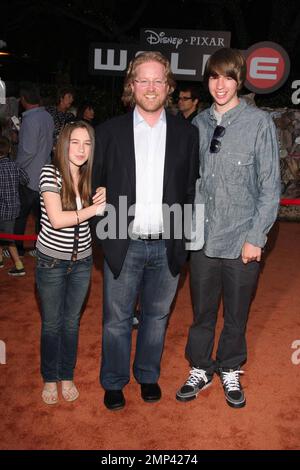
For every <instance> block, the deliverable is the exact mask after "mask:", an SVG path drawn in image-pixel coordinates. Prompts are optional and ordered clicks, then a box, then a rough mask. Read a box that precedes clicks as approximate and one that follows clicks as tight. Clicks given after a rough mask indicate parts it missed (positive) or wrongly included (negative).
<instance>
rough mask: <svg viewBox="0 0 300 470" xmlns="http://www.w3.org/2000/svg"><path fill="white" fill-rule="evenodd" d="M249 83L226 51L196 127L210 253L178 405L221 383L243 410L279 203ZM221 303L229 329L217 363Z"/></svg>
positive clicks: (215, 65)
mask: <svg viewBox="0 0 300 470" xmlns="http://www.w3.org/2000/svg"><path fill="white" fill-rule="evenodd" d="M245 78H246V63H245V59H244V57H243V55H242V54H241V53H240V52H239V51H237V50H233V49H229V48H224V49H220V50H218V51H217V52H215V53H214V54H213V55H212V56H211V57H210V59H209V60H208V62H207V66H206V71H205V80H206V82H207V84H208V88H209V92H210V94H211V96H212V98H213V100H214V103H213V104H212V106H211V108H210V109H207V110H205V111H203V112H202V113H200V114H199V115H198V116H197V117H196V118H195V119H194V121H193V124H195V125H196V126H197V127H198V130H199V138H200V147H199V148H200V183H199V191H197V192H196V200H195V202H196V203H200V204H204V246H203V248H202V249H201V250H198V251H194V252H192V254H191V292H192V301H193V309H194V323H193V324H192V326H191V328H190V330H189V335H188V341H187V346H186V355H187V358H188V359H189V361H190V364H191V370H190V375H189V377H188V379H187V381H186V382H185V383H184V385H183V386H182V387H181V388H180V389H179V390H178V392H177V395H176V398H177V399H178V400H180V401H189V400H193V399H194V398H196V396H197V395H198V393H199V392H200V391H201V390H203V389H204V388H206V387H207V386H208V385H210V384H211V381H212V378H213V374H214V372H217V373H218V374H219V376H220V379H221V383H222V385H223V388H224V393H225V398H226V401H227V403H228V405H230V406H232V407H234V408H240V407H243V406H244V405H245V403H246V399H245V394H244V391H243V389H242V386H241V383H240V374H243V371H242V370H241V365H242V364H243V363H245V362H246V359H247V348H246V337H245V330H246V323H247V318H248V312H249V306H250V303H251V299H252V296H253V294H254V290H255V287H256V283H257V279H258V274H259V267H260V260H261V254H262V249H263V247H264V246H265V243H266V240H267V233H268V232H269V230H270V228H271V227H272V225H273V223H274V221H275V219H276V215H277V211H278V204H279V197H280V175H279V152H278V142H277V136H276V129H275V125H274V123H273V121H272V118H271V117H270V116H269V115H268V114H267V113H266V112H263V111H261V110H259V109H257V108H256V107H253V106H250V105H248V104H247V103H246V101H245V100H243V99H241V98H239V96H238V92H239V90H240V89H241V88H242V85H243V82H244V80H245ZM221 296H222V298H223V305H224V326H223V330H222V333H221V336H220V339H219V343H218V348H217V352H216V360H213V358H212V352H213V346H214V338H215V327H216V322H217V313H218V308H219V304H220V299H221Z"/></svg>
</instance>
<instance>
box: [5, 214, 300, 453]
mask: <svg viewBox="0 0 300 470" xmlns="http://www.w3.org/2000/svg"><path fill="white" fill-rule="evenodd" d="M270 238H272V240H271V243H270V245H273V246H272V250H271V251H270V252H268V253H267V256H266V262H265V266H264V269H263V272H262V275H261V278H260V283H259V287H258V290H257V293H256V297H255V300H254V302H253V304H252V309H251V313H250V318H249V323H248V349H249V353H248V356H249V359H248V363H247V364H246V365H245V366H244V370H245V372H246V374H245V376H244V377H243V378H242V383H243V385H244V388H245V393H246V398H247V405H246V407H245V408H243V409H232V408H230V407H228V406H227V405H226V403H225V399H224V395H223V391H222V388H221V385H220V382H219V379H218V377H215V379H214V381H213V384H212V386H211V387H210V388H209V389H208V390H207V391H204V392H203V393H202V394H201V396H199V397H198V398H197V399H196V400H194V401H192V402H189V403H179V402H177V401H176V400H175V393H176V389H177V388H178V387H179V386H180V385H181V384H182V382H183V381H184V380H185V378H186V377H187V374H188V370H189V369H188V364H187V362H186V360H185V359H184V347H185V342H186V337H187V331H188V327H189V325H190V323H191V320H192V311H191V303H190V296H189V286H188V277H186V279H185V280H184V278H183V279H182V285H181V289H180V291H179V293H178V296H177V299H176V304H175V308H174V311H173V314H172V316H171V319H170V324H169V328H168V332H167V337H166V345H165V351H164V355H163V361H162V374H161V379H160V385H161V387H162V391H163V397H162V400H161V401H160V402H159V403H157V404H145V403H144V402H143V401H142V400H141V398H140V395H139V386H138V385H137V384H136V383H135V382H134V380H133V379H132V380H131V382H130V384H129V385H128V386H127V387H126V388H125V389H124V391H125V395H126V400H127V406H126V407H125V409H123V410H121V411H118V412H110V411H108V410H106V409H105V407H104V405H103V403H102V400H103V390H102V389H101V388H100V386H99V383H98V369H99V357H100V344H101V288H102V287H101V286H102V276H101V271H100V264H101V262H99V258H100V254H99V251H95V257H97V261H96V263H95V264H96V265H95V267H94V272H93V282H92V286H91V290H90V295H89V298H88V301H87V305H86V309H85V312H84V315H83V318H82V322H81V330H80V345H79V357H78V364H77V369H76V384H77V385H78V388H79V390H80V397H79V399H78V400H77V401H75V402H74V403H66V402H65V401H64V400H63V399H62V398H61V396H60V401H59V403H58V404H57V405H54V406H52V407H50V406H47V405H45V404H43V402H42V400H41V390H42V381H41V378H40V375H39V334H40V317H39V309H38V304H37V300H36V297H35V293H34V260H33V259H32V258H30V257H29V256H28V255H26V257H25V265H26V270H27V275H26V276H25V277H23V278H10V277H9V276H8V275H7V270H8V269H9V267H10V266H11V262H10V261H7V262H6V266H5V268H4V269H1V271H0V285H1V291H0V301H1V304H0V305H1V310H0V311H1V313H0V340H2V341H4V342H5V344H6V352H7V357H6V364H0V397H1V398H0V435H1V443H0V448H1V449H98V450H100V449H111V450H115V449H148V450H151V449H153V450H155V449H162V450H168V449H179V450H187V449H191V450H193V449H298V450H299V449H300V419H299V417H300V395H299V390H300V363H299V365H297V362H300V315H299V313H300V312H299V310H300V306H299V305H300V302H299V288H300V274H299V265H300V224H296V223H287V222H281V223H280V224H278V225H277V226H276V227H275V228H274V230H273V231H272V237H270ZM221 322H222V318H221V315H220V318H219V328H218V332H219V331H220V326H221ZM135 336H136V333H135V332H134V333H133V343H134V342H135ZM295 340H299V343H298V344H299V345H298V349H299V353H298V354H297V351H296V350H294V349H292V347H291V346H292V343H293V342H294V341H295ZM293 353H294V356H295V359H296V360H295V361H294V362H296V363H295V364H294V363H293V362H292V354H293ZM297 359H299V360H297Z"/></svg>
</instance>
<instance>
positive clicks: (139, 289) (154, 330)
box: [100, 240, 179, 390]
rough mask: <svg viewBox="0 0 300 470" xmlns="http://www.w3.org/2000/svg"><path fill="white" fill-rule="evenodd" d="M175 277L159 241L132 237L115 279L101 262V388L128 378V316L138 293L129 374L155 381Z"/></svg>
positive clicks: (111, 387)
mask: <svg viewBox="0 0 300 470" xmlns="http://www.w3.org/2000/svg"><path fill="white" fill-rule="evenodd" d="M178 279H179V275H178V276H176V277H173V276H172V274H171V273H170V270H169V267H168V261H167V255H166V247H165V242H164V240H157V241H144V240H132V241H131V242H130V245H129V248H128V252H127V255H126V258H125V261H124V265H123V267H122V271H121V274H120V276H119V277H118V278H117V279H115V278H114V276H113V274H112V272H111V270H110V268H109V266H108V264H107V263H106V262H104V308H103V333H102V364H101V371H100V382H101V384H102V386H103V387H104V388H105V389H106V390H120V389H122V388H123V387H124V385H126V384H127V383H128V382H129V379H130V353H131V335H132V317H133V313H134V311H135V305H136V301H137V297H138V296H139V303H140V310H141V316H140V323H139V328H138V332H137V343H136V352H135V359H134V364H133V373H134V376H135V379H136V380H137V382H139V383H155V382H157V380H158V378H159V374H160V361H161V356H162V351H163V345H164V339H165V331H166V325H167V320H168V315H169V311H170V306H171V303H172V301H173V299H174V296H175V293H176V289H177V284H178Z"/></svg>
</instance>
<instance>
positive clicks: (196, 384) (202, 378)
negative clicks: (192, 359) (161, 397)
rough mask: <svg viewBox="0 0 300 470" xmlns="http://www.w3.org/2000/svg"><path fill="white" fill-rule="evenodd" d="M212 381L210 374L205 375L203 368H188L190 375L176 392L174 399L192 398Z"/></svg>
mask: <svg viewBox="0 0 300 470" xmlns="http://www.w3.org/2000/svg"><path fill="white" fill-rule="evenodd" d="M211 382H212V376H211V375H207V374H206V371H205V370H204V369H197V367H193V368H192V369H191V370H190V376H189V378H188V379H187V381H186V382H185V384H184V385H183V386H182V387H181V389H180V390H178V392H177V393H176V399H177V400H179V401H190V400H194V399H195V398H196V397H197V395H198V393H199V392H200V391H201V390H204V389H205V388H207V387H209V385H210V384H211Z"/></svg>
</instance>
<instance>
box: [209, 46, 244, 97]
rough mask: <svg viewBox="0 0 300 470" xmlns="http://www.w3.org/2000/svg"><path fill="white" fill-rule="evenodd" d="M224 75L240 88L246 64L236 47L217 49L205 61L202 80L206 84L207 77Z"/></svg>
mask: <svg viewBox="0 0 300 470" xmlns="http://www.w3.org/2000/svg"><path fill="white" fill-rule="evenodd" d="M218 75H224V76H225V77H231V78H233V79H234V80H235V81H236V82H237V84H238V88H237V89H238V90H240V89H241V88H242V86H243V84H244V81H245V80H246V75H247V65H246V60H245V58H244V56H243V54H242V53H241V52H240V51H239V50H237V49H231V48H229V47H224V48H222V49H218V50H217V51H216V52H214V54H213V55H211V56H210V58H209V59H208V61H207V62H206V67H205V72H204V81H205V83H206V85H208V80H209V77H217V76H218Z"/></svg>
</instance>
